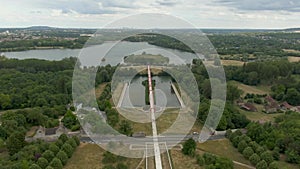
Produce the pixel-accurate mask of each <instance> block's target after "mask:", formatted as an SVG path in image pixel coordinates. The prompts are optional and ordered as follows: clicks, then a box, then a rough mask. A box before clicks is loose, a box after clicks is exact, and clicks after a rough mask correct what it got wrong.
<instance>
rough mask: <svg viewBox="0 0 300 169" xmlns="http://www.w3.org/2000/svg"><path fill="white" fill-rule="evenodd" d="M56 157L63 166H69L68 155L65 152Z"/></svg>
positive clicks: (60, 152)
mask: <svg viewBox="0 0 300 169" xmlns="http://www.w3.org/2000/svg"><path fill="white" fill-rule="evenodd" d="M56 157H57V158H58V159H59V160H60V161H61V163H62V164H63V165H66V164H67V161H68V155H67V154H66V153H65V152H64V151H62V150H61V151H59V152H58V153H57V155H56Z"/></svg>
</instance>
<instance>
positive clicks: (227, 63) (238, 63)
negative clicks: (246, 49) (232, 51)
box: [221, 60, 245, 66]
mask: <svg viewBox="0 0 300 169" xmlns="http://www.w3.org/2000/svg"><path fill="white" fill-rule="evenodd" d="M221 63H222V65H223V66H243V65H244V63H245V62H242V61H238V60H221Z"/></svg>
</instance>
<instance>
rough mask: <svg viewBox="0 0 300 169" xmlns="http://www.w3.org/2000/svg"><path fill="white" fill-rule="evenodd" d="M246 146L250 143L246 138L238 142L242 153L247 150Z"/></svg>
mask: <svg viewBox="0 0 300 169" xmlns="http://www.w3.org/2000/svg"><path fill="white" fill-rule="evenodd" d="M246 147H248V144H247V143H246V141H245V140H243V141H241V142H240V143H239V144H238V151H239V152H240V153H242V152H243V151H244V150H245V148H246Z"/></svg>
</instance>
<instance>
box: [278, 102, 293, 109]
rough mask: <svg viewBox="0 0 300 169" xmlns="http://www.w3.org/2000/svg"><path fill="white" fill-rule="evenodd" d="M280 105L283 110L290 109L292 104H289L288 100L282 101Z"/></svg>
mask: <svg viewBox="0 0 300 169" xmlns="http://www.w3.org/2000/svg"><path fill="white" fill-rule="evenodd" d="M280 107H281V109H283V110H291V109H292V108H293V106H291V105H290V104H289V103H288V102H282V103H281V104H280Z"/></svg>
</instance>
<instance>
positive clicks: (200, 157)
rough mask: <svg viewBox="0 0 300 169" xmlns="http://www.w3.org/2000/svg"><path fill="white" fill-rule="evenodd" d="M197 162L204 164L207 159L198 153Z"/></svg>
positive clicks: (200, 164)
mask: <svg viewBox="0 0 300 169" xmlns="http://www.w3.org/2000/svg"><path fill="white" fill-rule="evenodd" d="M197 164H198V165H199V166H204V165H205V160H204V158H203V157H202V156H200V155H197Z"/></svg>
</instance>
